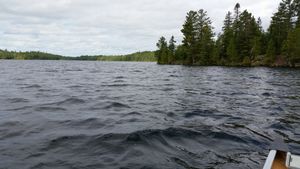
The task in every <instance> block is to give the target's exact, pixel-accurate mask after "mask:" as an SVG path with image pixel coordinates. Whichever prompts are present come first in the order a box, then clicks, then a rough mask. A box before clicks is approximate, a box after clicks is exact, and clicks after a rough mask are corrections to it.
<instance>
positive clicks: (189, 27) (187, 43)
mask: <svg viewBox="0 0 300 169" xmlns="http://www.w3.org/2000/svg"><path fill="white" fill-rule="evenodd" d="M197 18H198V14H197V12H196V11H190V12H189V13H188V14H187V16H186V20H185V23H184V24H183V29H182V30H181V32H182V33H183V41H182V43H183V47H184V51H185V52H187V53H186V56H187V58H186V63H187V64H194V63H195V58H196V55H197V43H196V41H197V37H196V36H197V33H196V28H197V27H196V26H197Z"/></svg>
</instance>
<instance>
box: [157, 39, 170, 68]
mask: <svg viewBox="0 0 300 169" xmlns="http://www.w3.org/2000/svg"><path fill="white" fill-rule="evenodd" d="M156 46H157V48H158V50H157V51H156V52H155V57H156V58H157V62H158V64H167V63H168V43H167V41H166V38H165V37H161V38H160V39H159V41H158V42H157V44H156Z"/></svg>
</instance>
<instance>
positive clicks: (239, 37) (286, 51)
mask: <svg viewBox="0 0 300 169" xmlns="http://www.w3.org/2000/svg"><path fill="white" fill-rule="evenodd" d="M240 8H241V6H240V4H239V3H237V4H236V5H235V7H234V11H233V12H231V11H229V12H228V13H227V14H226V16H225V20H224V26H223V27H222V32H221V33H219V34H218V35H217V37H216V36H215V33H214V32H213V27H212V21H211V19H210V18H209V17H208V15H207V12H206V11H205V10H203V9H201V10H199V11H190V12H188V13H187V16H186V20H185V22H184V24H183V28H182V30H181V32H182V33H183V41H182V44H179V45H176V41H175V39H174V36H172V37H171V39H170V40H169V42H167V40H166V38H165V37H161V38H160V39H159V41H158V43H157V44H156V46H157V47H158V50H157V51H156V52H155V56H156V57H157V60H158V64H183V65H203V66H212V65H217V66H271V67H272V66H288V67H296V66H297V67H299V66H300V0H282V2H281V3H280V4H279V7H278V10H277V12H276V13H274V15H273V16H272V20H271V24H270V26H269V28H268V29H267V31H265V30H264V29H263V28H262V21H261V19H260V18H257V19H256V18H255V17H254V16H253V15H252V14H251V13H250V12H248V11H247V10H244V11H241V10H240Z"/></svg>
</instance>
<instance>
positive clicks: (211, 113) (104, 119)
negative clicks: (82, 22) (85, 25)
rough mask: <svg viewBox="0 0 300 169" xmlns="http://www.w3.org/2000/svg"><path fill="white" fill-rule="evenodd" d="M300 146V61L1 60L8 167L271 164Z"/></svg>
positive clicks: (1, 153)
mask: <svg viewBox="0 0 300 169" xmlns="http://www.w3.org/2000/svg"><path fill="white" fill-rule="evenodd" d="M275 137H281V138H283V139H284V141H285V142H286V143H287V144H288V145H289V148H290V149H291V151H292V152H294V153H298V154H300V70H293V69H270V68H223V67H184V66H159V65H156V64H155V63H122V62H76V61H75V62H73V61H3V60H1V61H0V168H1V169H6V168H7V169H20V168H22V169H44V168H45V169H85V168H91V169H96V168H99V169H100V168H108V169H115V168H120V169H121V168H123V169H125V168H128V169H139V168H143V169H150V168H153V169H155V168H156V169H177V168H178V169H185V168H189V169H191V168H192V169H194V168H199V169H200V168H220V169H221V168H222V169H224V168H225V169H232V168H252V169H257V168H261V167H262V166H263V163H264V160H265V157H266V155H267V153H268V148H269V145H270V144H271V143H272V142H273V140H274V139H275Z"/></svg>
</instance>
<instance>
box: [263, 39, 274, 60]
mask: <svg viewBox="0 0 300 169" xmlns="http://www.w3.org/2000/svg"><path fill="white" fill-rule="evenodd" d="M275 60H276V49H275V44H274V42H273V40H272V39H271V40H270V41H269V43H268V48H267V53H266V57H265V63H266V64H272V63H274V62H275Z"/></svg>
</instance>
